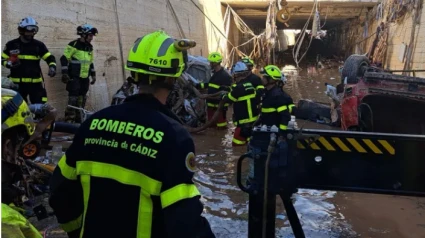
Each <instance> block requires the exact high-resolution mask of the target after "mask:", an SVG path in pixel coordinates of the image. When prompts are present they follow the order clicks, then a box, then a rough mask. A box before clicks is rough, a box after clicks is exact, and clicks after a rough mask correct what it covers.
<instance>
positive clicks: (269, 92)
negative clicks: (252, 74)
mask: <svg viewBox="0 0 425 238" xmlns="http://www.w3.org/2000/svg"><path fill="white" fill-rule="evenodd" d="M280 90H282V89H281V88H279V87H278V86H276V85H275V86H273V88H271V89H269V90H267V89H266V93H265V94H266V96H267V95H272V94H275V92H276V91H280ZM276 93H277V92H276Z"/></svg>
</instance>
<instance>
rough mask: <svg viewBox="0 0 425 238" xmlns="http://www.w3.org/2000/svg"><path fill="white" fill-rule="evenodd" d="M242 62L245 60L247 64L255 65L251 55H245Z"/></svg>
mask: <svg viewBox="0 0 425 238" xmlns="http://www.w3.org/2000/svg"><path fill="white" fill-rule="evenodd" d="M242 62H244V63H245V64H246V65H247V66H254V60H252V59H250V58H249V57H243V58H242Z"/></svg>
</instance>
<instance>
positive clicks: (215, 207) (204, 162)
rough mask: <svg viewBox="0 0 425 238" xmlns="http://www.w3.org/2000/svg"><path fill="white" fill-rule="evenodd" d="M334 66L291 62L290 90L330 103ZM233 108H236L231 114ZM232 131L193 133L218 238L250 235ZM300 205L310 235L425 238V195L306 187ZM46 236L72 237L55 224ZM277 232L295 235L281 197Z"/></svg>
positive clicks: (199, 180) (200, 180) (198, 177)
mask: <svg viewBox="0 0 425 238" xmlns="http://www.w3.org/2000/svg"><path fill="white" fill-rule="evenodd" d="M325 66H326V67H328V66H327V64H325ZM332 66H333V68H332V69H326V68H325V69H315V68H313V67H305V68H304V69H303V70H302V71H300V72H299V71H296V70H295V67H293V66H290V65H288V66H285V67H284V72H285V74H286V76H287V78H288V83H287V85H286V86H285V89H286V90H287V91H288V92H289V93H290V94H291V95H292V96H293V98H294V101H297V100H299V99H302V98H304V99H312V100H315V101H319V102H324V103H328V102H330V99H328V97H327V96H326V95H325V93H324V91H325V90H326V87H325V86H324V83H325V82H329V83H331V84H333V85H336V84H338V83H339V80H340V78H339V73H338V71H337V69H336V68H337V67H336V66H338V64H337V63H333V64H332ZM230 113H231V110H229V113H228V118H231V114H230ZM298 125H299V126H300V127H304V128H321V129H336V128H331V127H328V126H324V125H319V124H315V123H312V122H306V121H298ZM232 130H233V126H232V125H231V124H230V128H229V130H227V131H226V130H220V131H219V130H215V129H208V130H207V131H204V132H201V133H198V134H195V135H194V136H193V138H194V140H195V144H196V153H197V167H198V171H197V172H196V174H195V177H194V181H195V183H196V184H197V186H198V188H199V190H200V192H201V194H202V201H203V202H204V204H205V212H204V215H205V216H206V217H207V218H208V220H209V221H210V223H211V226H212V229H213V231H214V232H215V234H216V236H217V237H218V238H227V237H229V238H239V237H241V238H242V237H247V230H248V195H247V194H246V193H244V192H242V191H241V190H240V189H239V188H238V186H237V184H236V161H237V159H238V158H239V156H240V155H241V154H243V153H244V152H245V151H246V147H237V148H233V147H232V146H231V139H232ZM56 140H57V141H58V142H55V143H61V144H64V148H66V146H67V145H69V143H64V142H60V138H58V139H56ZM245 170H246V168H245ZM295 208H296V210H297V212H298V215H299V217H300V220H301V223H302V225H303V228H304V232H305V234H306V236H307V237H312V238H316V237H317V238H322V237H323V238H329V237H338V238H339V237H342V238H345V237H347V238H351V237H371V238H381V237H382V238H383V237H385V238H423V237H425V198H415V197H400V196H386V195H374V194H360V193H345V192H344V193H343V192H334V191H316V190H306V189H300V190H299V192H298V193H297V194H296V195H295ZM31 221H32V222H34V224H35V225H36V226H37V227H38V228H40V229H45V228H46V227H51V228H54V227H55V226H56V222H55V218H53V217H52V218H49V219H48V220H43V221H42V222H36V221H34V220H31ZM46 237H55V238H62V237H66V236H65V235H64V233H63V232H61V231H60V229H59V228H54V229H53V230H52V231H49V232H48V234H47V236H46ZM276 237H285V238H286V237H293V235H292V231H291V228H290V226H289V222H288V220H287V218H286V214H285V211H284V209H283V205H282V203H281V201H280V199H277V209H276Z"/></svg>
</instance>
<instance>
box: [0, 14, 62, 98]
mask: <svg viewBox="0 0 425 238" xmlns="http://www.w3.org/2000/svg"><path fill="white" fill-rule="evenodd" d="M18 31H19V35H20V36H19V38H17V39H14V40H11V41H9V42H7V43H6V46H5V48H4V50H3V53H2V55H1V61H2V65H3V66H5V67H6V68H9V69H10V75H9V76H8V77H10V80H12V82H13V83H15V84H17V85H18V86H19V88H18V92H19V94H21V95H22V97H23V98H24V100H25V101H26V102H28V99H27V97H28V96H29V99H30V101H31V103H45V102H47V93H46V89H45V87H44V79H43V75H42V72H41V68H40V59H43V60H45V61H46V62H47V64H48V65H49V73H48V75H49V76H50V77H54V76H55V75H56V59H55V57H54V56H53V55H52V54H51V53H50V52H49V50H48V49H47V47H46V45H45V44H44V43H43V42H41V41H38V40H36V39H34V36H35V35H36V34H37V32H38V26H37V22H36V21H35V20H34V19H33V18H32V17H26V18H24V19H22V21H21V22H20V23H19V25H18Z"/></svg>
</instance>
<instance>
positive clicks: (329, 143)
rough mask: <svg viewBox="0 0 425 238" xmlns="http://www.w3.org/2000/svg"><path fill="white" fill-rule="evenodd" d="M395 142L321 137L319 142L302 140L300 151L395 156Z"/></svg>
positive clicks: (299, 143) (298, 143)
mask: <svg viewBox="0 0 425 238" xmlns="http://www.w3.org/2000/svg"><path fill="white" fill-rule="evenodd" d="M394 144H395V143H394V141H389V140H382V139H371V138H349V137H347V138H345V137H319V138H318V139H317V140H308V139H301V140H298V141H297V147H298V149H309V150H326V151H334V152H351V153H372V154H381V155H395V147H394Z"/></svg>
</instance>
